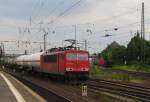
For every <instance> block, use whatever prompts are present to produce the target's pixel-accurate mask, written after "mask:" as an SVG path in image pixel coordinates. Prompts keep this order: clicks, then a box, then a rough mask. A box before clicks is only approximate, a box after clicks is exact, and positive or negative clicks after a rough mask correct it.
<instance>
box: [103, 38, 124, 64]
mask: <svg viewBox="0 0 150 102" xmlns="http://www.w3.org/2000/svg"><path fill="white" fill-rule="evenodd" d="M101 54H102V56H103V57H104V59H105V60H107V61H108V62H109V63H112V64H121V63H124V60H125V54H126V48H125V47H124V46H121V45H119V44H118V43H117V42H115V41H114V42H113V43H111V44H110V45H108V47H107V48H106V49H105V50H103V51H102V53H101Z"/></svg>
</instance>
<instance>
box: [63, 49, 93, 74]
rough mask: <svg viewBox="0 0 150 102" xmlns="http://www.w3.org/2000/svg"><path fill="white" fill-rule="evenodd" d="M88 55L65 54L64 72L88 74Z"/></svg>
mask: <svg viewBox="0 0 150 102" xmlns="http://www.w3.org/2000/svg"><path fill="white" fill-rule="evenodd" d="M89 66H90V65H89V54H88V52H86V51H67V52H66V63H65V67H66V72H88V71H89Z"/></svg>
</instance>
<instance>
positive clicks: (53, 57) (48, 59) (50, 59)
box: [44, 55, 57, 63]
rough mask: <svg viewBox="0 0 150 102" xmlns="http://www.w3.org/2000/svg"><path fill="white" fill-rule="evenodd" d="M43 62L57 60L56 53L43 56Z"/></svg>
mask: <svg viewBox="0 0 150 102" xmlns="http://www.w3.org/2000/svg"><path fill="white" fill-rule="evenodd" d="M44 62H53V63H55V62H57V55H46V56H44Z"/></svg>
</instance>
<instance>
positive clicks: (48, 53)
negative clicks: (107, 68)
mask: <svg viewBox="0 0 150 102" xmlns="http://www.w3.org/2000/svg"><path fill="white" fill-rule="evenodd" d="M67 52H68V53H69V52H73V53H74V52H80V53H88V51H86V50H65V51H54V52H44V53H43V54H42V55H51V54H58V53H67Z"/></svg>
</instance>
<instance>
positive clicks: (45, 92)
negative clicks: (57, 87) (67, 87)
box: [5, 71, 71, 102]
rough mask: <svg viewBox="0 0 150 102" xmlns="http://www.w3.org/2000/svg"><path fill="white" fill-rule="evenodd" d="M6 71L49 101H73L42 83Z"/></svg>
mask: <svg viewBox="0 0 150 102" xmlns="http://www.w3.org/2000/svg"><path fill="white" fill-rule="evenodd" d="M5 72H6V73H9V74H11V75H12V76H14V77H15V78H16V79H18V80H19V81H21V82H22V83H24V84H25V85H26V86H28V87H30V88H31V89H32V90H34V91H35V92H36V93H38V94H39V95H40V96H42V97H43V98H44V99H45V100H46V101H47V102H71V100H69V99H67V98H66V97H64V96H60V95H58V94H57V93H55V92H53V91H51V90H49V89H48V88H46V87H44V85H42V84H41V83H35V82H33V81H31V80H30V79H27V78H24V77H21V76H20V75H18V74H14V73H12V72H10V71H5Z"/></svg>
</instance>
